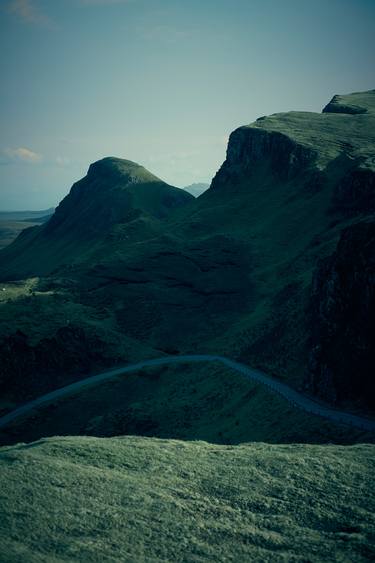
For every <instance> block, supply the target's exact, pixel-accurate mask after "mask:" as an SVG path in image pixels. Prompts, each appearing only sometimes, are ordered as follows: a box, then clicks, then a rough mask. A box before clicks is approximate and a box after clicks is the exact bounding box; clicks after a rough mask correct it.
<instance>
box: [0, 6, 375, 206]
mask: <svg viewBox="0 0 375 563" xmlns="http://www.w3.org/2000/svg"><path fill="white" fill-rule="evenodd" d="M0 18H1V29H0V47H1V50H0V53H1V54H0V61H1V62H0V64H1V76H2V82H1V87H0V116H1V118H0V119H1V129H0V131H1V134H0V209H25V208H28V209H38V208H46V207H49V206H51V205H56V204H57V203H58V201H59V200H60V199H61V198H62V197H63V196H64V195H65V194H66V193H67V192H68V190H69V188H70V186H71V184H72V183H73V182H74V181H75V180H77V179H79V178H80V177H82V176H83V175H84V174H85V173H86V171H87V168H88V165H89V164H90V162H92V161H95V160H97V159H99V158H102V157H104V156H107V155H112V156H119V157H124V158H128V159H131V160H135V161H136V162H139V163H140V164H143V165H144V166H146V167H147V168H149V169H150V170H151V171H152V172H154V173H155V174H157V175H159V176H160V177H162V178H163V179H164V180H166V181H168V182H169V183H171V184H174V185H177V186H184V185H187V184H190V183H192V182H201V181H202V182H209V181H210V180H211V178H212V176H213V175H214V174H215V172H216V170H217V169H218V167H219V166H220V164H221V163H222V161H223V160H224V158H225V149H226V142H227V137H228V135H229V133H230V132H231V131H232V130H233V129H235V128H236V127H238V126H240V125H243V124H247V123H250V122H252V121H254V120H255V119H256V118H257V117H259V116H261V115H265V114H269V113H275V112H278V111H287V110H291V109H297V110H298V109H300V110H310V111H320V110H321V109H322V107H323V106H324V105H325V103H327V102H328V101H329V99H330V98H331V97H332V95H333V94H335V93H348V92H351V91H358V90H367V89H370V88H374V87H375V71H374V69H375V64H374V63H375V61H374V52H375V40H374V24H375V2H374V1H373V0H0Z"/></svg>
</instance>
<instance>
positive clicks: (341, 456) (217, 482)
mask: <svg viewBox="0 0 375 563" xmlns="http://www.w3.org/2000/svg"><path fill="white" fill-rule="evenodd" d="M374 459H375V458H374V447H373V446H369V445H360V446H347V447H339V446H332V445H327V446H309V445H305V446H304V445H287V446H285V445H284V446H280V445H269V444H247V445H246V444H245V445H241V446H234V447H233V446H217V445H210V444H207V443H205V442H178V441H171V440H156V439H147V438H136V437H128V438H111V439H99V438H71V437H67V438H53V439H47V440H42V441H40V442H35V443H33V444H28V445H22V444H20V445H17V446H13V447H11V448H1V449H0V466H1V472H0V475H1V486H0V491H1V492H0V502H1V510H2V521H1V526H0V538H1V545H2V549H1V555H0V558H1V560H2V561H7V562H9V561H28V562H38V563H39V562H50V561H59V562H60V561H61V562H62V561H87V562H91V561H124V562H126V561H129V562H130V561H153V562H159V561H160V562H161V561H215V562H218V561H238V562H242V561H255V562H258V561H259V562H271V561H272V562H282V561H306V560H307V558H306V554H308V561H311V562H319V561H327V562H331V561H357V562H364V561H372V560H373V558H374V555H375V553H374V541H373V540H374V532H375V521H374V512H375V503H374V492H373V488H372V487H371V485H372V480H373V473H374V469H375V468H374Z"/></svg>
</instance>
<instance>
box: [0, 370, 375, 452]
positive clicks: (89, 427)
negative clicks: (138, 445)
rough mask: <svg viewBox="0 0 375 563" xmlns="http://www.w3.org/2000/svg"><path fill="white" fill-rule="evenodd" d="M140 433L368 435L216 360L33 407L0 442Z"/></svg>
mask: <svg viewBox="0 0 375 563" xmlns="http://www.w3.org/2000/svg"><path fill="white" fill-rule="evenodd" d="M73 434H74V435H77V434H80V435H92V436H103V437H108V436H119V435H124V434H127V435H139V436H152V437H158V438H176V439H182V440H205V441H208V442H211V443H217V444H239V443H243V442H254V441H256V442H260V441H261V442H268V443H276V444H277V443H327V442H330V443H338V444H354V443H370V442H374V439H375V436H374V435H372V434H371V433H366V432H364V431H362V430H356V429H354V428H352V427H348V426H340V425H335V424H334V423H332V422H331V421H328V420H324V419H322V418H320V417H318V416H313V415H309V414H307V413H306V412H305V411H303V410H300V409H298V408H295V407H294V406H292V405H291V404H289V403H288V402H287V401H286V400H285V399H284V398H282V397H280V396H279V395H277V394H275V393H273V392H271V391H270V390H268V389H267V388H266V387H264V386H262V385H260V384H257V383H255V382H252V381H250V380H249V379H246V378H244V377H242V376H241V375H240V374H238V373H237V372H234V371H233V370H230V369H228V368H225V367H224V366H222V365H221V364H219V363H218V364H215V363H213V364H197V365H195V366H193V367H192V365H191V364H188V363H186V364H182V365H179V366H170V367H153V368H147V369H143V370H141V371H139V372H135V373H134V374H129V373H128V374H124V375H121V376H117V377H116V378H115V379H112V380H110V381H108V382H106V383H101V384H100V385H97V386H95V387H92V388H88V389H85V390H84V391H80V392H79V393H78V394H76V395H71V396H68V397H65V398H62V399H59V400H56V401H54V402H53V403H52V404H49V405H46V406H44V407H40V408H39V409H38V410H37V411H34V412H32V413H31V414H30V413H29V414H28V416H27V417H25V419H22V418H20V419H16V420H15V421H14V422H13V423H11V424H9V425H8V426H6V427H4V428H2V429H1V430H0V443H1V444H12V443H16V442H19V441H21V440H22V441H27V442H30V441H33V440H37V439H39V438H41V437H45V436H55V435H58V436H61V435H73Z"/></svg>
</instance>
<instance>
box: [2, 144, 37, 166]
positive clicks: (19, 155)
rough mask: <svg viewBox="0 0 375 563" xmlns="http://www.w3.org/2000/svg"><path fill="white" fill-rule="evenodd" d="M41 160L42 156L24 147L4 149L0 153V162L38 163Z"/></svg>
mask: <svg viewBox="0 0 375 563" xmlns="http://www.w3.org/2000/svg"><path fill="white" fill-rule="evenodd" d="M42 160H43V156H42V155H41V154H39V153H37V152H34V151H32V150H30V149H27V148H26V147H18V148H16V149H9V148H7V149H4V150H3V151H1V154H0V162H1V163H2V164H11V163H12V162H18V163H20V162H21V163H26V164H38V163H39V162H41V161H42Z"/></svg>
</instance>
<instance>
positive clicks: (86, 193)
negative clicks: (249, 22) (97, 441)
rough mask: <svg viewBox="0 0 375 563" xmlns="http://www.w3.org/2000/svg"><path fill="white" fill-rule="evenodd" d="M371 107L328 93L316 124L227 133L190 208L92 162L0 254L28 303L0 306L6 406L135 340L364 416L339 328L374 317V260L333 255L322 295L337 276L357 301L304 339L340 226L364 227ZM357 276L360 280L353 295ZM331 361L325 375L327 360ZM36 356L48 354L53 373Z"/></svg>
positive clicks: (175, 195) (361, 377)
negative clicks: (241, 368) (234, 363)
mask: <svg viewBox="0 0 375 563" xmlns="http://www.w3.org/2000/svg"><path fill="white" fill-rule="evenodd" d="M374 100H375V92H374V91H370V92H367V93H361V94H352V95H350V96H342V97H339V98H335V100H334V102H332V103H331V104H330V105H329V106H327V108H326V110H325V112H324V113H322V114H314V113H304V112H290V113H286V114H275V115H273V116H270V117H265V118H260V119H259V120H258V121H256V122H255V123H254V124H253V125H251V126H246V127H241V128H239V129H237V130H236V131H234V132H233V133H232V135H231V137H230V141H229V145H228V153H227V159H226V161H225V162H224V164H223V166H222V167H221V169H220V170H219V172H218V173H217V175H216V177H215V178H214V180H213V182H212V185H211V187H210V189H209V190H207V191H206V192H205V193H204V194H202V195H201V196H200V197H199V198H197V199H193V197H192V196H190V195H189V194H187V193H186V192H185V191H183V190H178V189H176V188H172V187H170V186H167V185H166V184H165V183H164V182H162V181H161V180H159V179H158V178H155V176H153V175H152V174H150V173H149V172H147V171H146V170H145V169H144V168H143V167H140V166H138V165H136V164H134V163H131V162H129V161H122V160H119V159H114V158H107V159H104V160H102V161H99V162H98V163H95V164H94V165H92V166H91V167H90V169H89V172H88V175H87V176H86V178H84V179H83V180H81V181H79V182H77V183H76V184H75V185H74V186H73V188H72V190H71V192H70V194H69V195H68V196H67V197H66V198H65V199H64V200H63V202H62V203H61V204H60V205H59V207H58V208H57V210H56V212H55V214H54V216H53V217H52V219H51V220H50V221H48V222H47V223H46V224H45V225H43V226H41V227H35V228H33V229H29V230H27V231H25V232H24V233H22V235H21V236H20V237H19V238H18V239H17V240H16V241H15V242H14V243H13V244H11V245H10V246H9V247H7V248H6V249H4V250H3V251H2V252H1V253H0V278H1V279H2V280H5V281H6V280H15V279H18V280H20V279H23V278H28V277H30V276H31V277H33V278H35V276H40V278H39V281H38V283H37V285H36V288H35V291H34V294H33V295H31V296H30V295H29V294H28V295H26V296H24V297H22V296H21V295H20V296H19V298H18V299H17V300H11V301H10V302H5V304H4V301H3V305H2V306H1V307H2V310H1V313H2V315H1V319H2V321H1V323H0V335H2V336H3V343H2V344H0V353H1V354H2V355H3V357H4V358H6V361H4V362H3V365H2V367H1V368H0V381H2V382H3V388H4V387H6V388H7V390H8V392H9V393H10V400H17V396H15V395H17V394H18V389H19V388H20V385H22V387H24V386H23V384H22V381H25V380H27V381H32V379H34V380H35V379H37V380H38V393H39V392H40V391H42V390H43V389H44V386H47V383H46V382H47V380H48V382H49V383H48V385H49V386H51V385H52V384H53V382H51V375H50V374H51V373H52V371H53V372H54V373H56V374H57V373H60V372H61V373H62V374H65V376H66V374H68V372H69V371H70V372H72V373H73V372H74V373H76V372H77V371H84V370H87V369H88V368H90V367H91V366H92V365H94V366H96V365H97V362H98V357H97V356H98V354H97V353H96V351H97V349H98V345H99V347H100V352H99V355H100V357H101V358H102V363H103V365H113V364H115V363H116V362H126V361H129V355H128V350H129V343H134V347H135V349H137V350H138V351H139V352H140V356H139V357H143V355H144V353H147V354H149V353H151V354H154V355H158V356H159V355H160V352H166V353H171V352H172V353H175V352H178V351H184V352H190V351H191V352H195V351H202V352H204V351H207V352H214V353H217V352H219V353H221V354H224V355H227V356H231V357H237V358H240V359H241V360H242V361H244V362H245V363H248V364H250V365H253V366H255V367H260V368H262V369H263V370H264V371H266V372H267V373H270V374H273V375H274V376H276V377H280V378H284V379H285V380H287V381H288V382H289V383H291V384H293V385H296V386H305V385H307V386H308V387H309V389H311V390H313V391H314V392H315V393H317V394H319V395H321V396H322V397H323V398H326V399H328V400H331V401H335V400H336V401H339V402H341V403H344V404H345V403H347V402H349V403H350V405H351V406H352V407H358V408H363V407H364V406H365V407H366V408H372V407H373V404H372V403H371V394H369V393H368V388H369V386H370V385H371V384H372V376H371V374H373V373H375V365H374V355H373V354H372V353H371V349H372V348H373V336H372V335H371V333H370V332H369V331H368V330H367V332H366V334H367V336H366V338H365V339H364V340H363V341H362V340H361V342H356V341H355V337H354V336H351V335H352V334H353V331H352V332H350V330H349V332H348V334H344V335H343V334H341V333H340V330H339V328H338V327H339V326H342V324H343V323H344V324H345V326H358V324H360V323H361V322H362V320H363V315H364V314H366V315H368V313H367V312H366V313H364V311H369V312H370V316H371V318H373V317H374V302H375V299H374V289H373V284H372V283H371V279H372V276H373V264H372V263H371V262H369V260H368V258H366V256H365V257H364V260H363V261H362V262H361V261H359V264H354V261H353V260H352V258H351V257H350V256H349V258H346V259H344V262H345V266H344V272H343V275H342V276H341V277H340V276H339V280H338V282H337V283H336V286H335V290H334V291H335V295H334V296H330V297H333V298H334V299H335V298H336V297H338V296H339V295H341V293H342V291H343V288H342V284H344V285H345V283H346V280H347V279H348V278H350V279H352V281H353V283H352V284H351V285H350V284H349V294H350V292H352V291H355V292H356V295H358V296H359V297H358V299H359V300H360V301H361V299H362V297H361V296H364V295H366V296H367V297H366V299H367V302H366V303H362V302H360V303H358V307H357V310H358V311H359V313H358V315H357V316H356V317H355V318H353V312H352V311H350V310H349V311H348V310H346V309H345V307H342V306H341V302H340V299H338V304H337V307H336V309H335V313H334V315H333V313H332V311H331V310H330V309H329V308H328V309H327V314H325V316H324V323H325V324H326V326H327V330H326V332H325V334H326V335H328V336H324V335H322V337H321V335H320V333H319V331H316V330H315V328H316V326H318V325H319V323H320V324H322V322H323V320H322V319H320V318H319V314H320V312H319V311H317V310H316V307H314V299H316V292H315V289H316V287H318V286H316V285H315V286H314V287H313V285H312V280H313V279H314V278H317V277H319V271H320V269H321V268H322V264H323V262H322V260H323V261H324V260H327V259H328V258H329V257H330V256H333V255H334V253H335V251H336V247H337V243H338V241H339V239H340V237H341V236H343V235H342V233H343V230H344V229H346V231H345V232H346V233H348V232H349V235H350V232H351V231H350V229H353V228H356V229H357V228H358V229H360V228H359V227H358V225H357V224H358V223H365V224H367V223H372V222H373V220H374V197H375V196H374V194H375V189H374V177H375V175H374V164H373V162H374V161H373V158H374V146H375V140H374V135H375V133H374V131H375V127H374V123H375V113H374V105H375V102H374ZM345 108H346V109H345ZM347 108H350V111H349V110H347ZM353 108H354V109H353ZM355 108H357V109H355ZM358 108H361V109H360V111H359V110H358ZM346 111H349V113H345V112H346ZM348 229H349V231H348ZM358 232H359V231H358ZM366 232H367V231H366V228H363V229H360V234H359V235H358V237H359V238H358V237H357V238H358V240H357V243H356V244H357V247H358V246H361V245H362V246H363V245H365V244H368V243H369V241H368V240H367V239H366V238H365V239H363V240H361V239H360V237H361V236H362V237H366V236H367V235H366V234H365V233H366ZM345 236H348V235H345ZM371 244H372V243H371ZM339 248H340V247H339ZM349 254H350V253H349ZM368 254H370V255H371V250H370V251H369V253H368ZM342 262H343V261H342V260H341V263H342ZM358 268H359V269H361V268H362V269H363V268H365V269H367V270H366V271H367V274H366V276H364V277H363V279H362V281H361V285H360V287H357V288H355V287H354V286H355V284H356V283H357V281H356V280H358V275H357V273H356V272H357V270H358ZM341 270H342V267H341ZM3 283H4V282H3ZM325 283H327V287H326V288H325V287H323V286H324V283H323V286H322V287H321V288H320V289H319V291H321V293H322V295H323V294H324V293H327V292H328V293H329V288H330V287H331V286H332V283H331V282H330V280H329V278H327V279H325ZM353 284H354V285H353ZM4 287H6V286H4ZM319 287H320V286H319ZM345 287H346V286H345ZM320 297H321V296H320V295H318V299H320ZM329 302H330V301H329ZM52 311H53V315H51V312H52ZM331 313H332V314H331ZM332 315H333V316H334V318H333V316H332ZM337 319H339V322H338V321H337ZM17 329H19V330H21V331H22V333H23V336H22V335H18V336H17V335H16V331H17ZM61 330H63V331H65V332H66V331H68V333H69V334H70V336H69V335H68V336H67V337H68V341H70V340H69V339H70V338H71V333H72V332H73V337H72V338H74V334H80V335H81V336H80V337H79V340H80V341H81V342H82V350H81V353H80V354H78V352H79V350H78V349H77V353H74V354H73V356H74V357H73V358H69V354H65V353H64V344H62V345H61V346H60V345H58V346H57V347H56V345H55V341H56V340H57V341H58V342H60V341H61ZM59 331H60V332H59ZM77 331H78V332H77ZM65 332H64V333H63V336H64V334H65ZM323 332H324V331H323ZM83 333H84V335H83ZM64 338H65V336H64ZM64 338H63V339H62V340H63V342H64ZM51 341H52V342H51ZM99 343H100V344H99ZM131 345H133V344H131ZM73 348H74V347H73ZM20 349H22V350H23V352H24V353H23V356H24V357H26V358H28V361H27V362H23V363H22V362H21V363H19V362H20V360H19V356H20V354H17V351H18V350H20ZM41 349H42V350H43V354H41V353H40V350H41ZM66 349H67V346H65V350H66ZM74 349H75V348H74ZM354 349H355V351H356V352H355V355H354V358H355V360H354V363H355V364H357V363H358V365H361V366H365V369H363V370H362V371H361V373H359V374H357V373H356V375H355V378H353V373H352V370H350V371H349V372H348V370H347V369H346V371H345V366H346V365H349V364H350V362H349V364H348V362H347V361H346V356H345V354H346V355H348V354H349V353H350V352H351V350H354ZM56 350H58V352H56ZM337 350H340V354H342V355H343V361H342V362H340V364H334V363H333V362H332V361H331V359H330V358H332V357H335V355H337V354H336V351H337ZM49 351H51V353H49ZM64 354H65V356H64ZM41 356H43V358H49V357H52V356H53V361H52V360H51V363H52V365H48V366H46V365H45V363H46V361H47V360H45V359H44V360H43V361H41V360H40V359H39V358H40V357H41ZM77 358H84V361H81V362H79V361H77ZM43 362H44V363H43ZM48 362H49V360H48V361H47V363H48ZM350 365H352V363H351V364H350ZM38 366H39V368H40V369H38ZM343 370H344V371H345V373H344V372H343ZM46 374H47V375H46ZM43 380H45V383H43ZM343 381H345V384H344V385H342V384H341V383H342V382H343ZM59 384H61V382H60V380H59ZM33 385H34V383H31V384H30V385H29V387H31V388H32V387H33ZM25 387H26V386H25ZM12 390H16V391H15V392H13V391H12ZM12 394H13V396H12ZM29 394H31V395H32V389H30V393H29Z"/></svg>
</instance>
